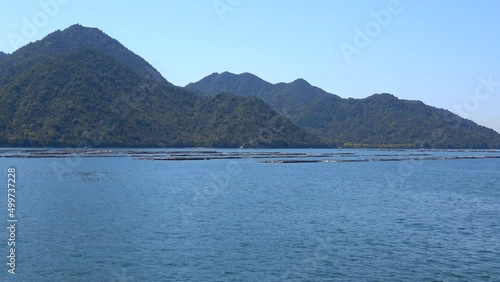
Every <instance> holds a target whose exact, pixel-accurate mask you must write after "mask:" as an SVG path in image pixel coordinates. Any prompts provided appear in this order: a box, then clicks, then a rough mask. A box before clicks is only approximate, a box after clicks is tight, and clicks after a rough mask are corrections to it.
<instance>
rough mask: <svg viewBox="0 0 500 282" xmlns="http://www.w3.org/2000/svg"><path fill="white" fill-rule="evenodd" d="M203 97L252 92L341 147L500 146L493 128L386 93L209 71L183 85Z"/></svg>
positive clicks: (303, 81)
mask: <svg viewBox="0 0 500 282" xmlns="http://www.w3.org/2000/svg"><path fill="white" fill-rule="evenodd" d="M186 88H188V89H195V90H198V91H201V92H203V93H205V94H206V95H208V96H211V95H214V94H216V93H219V92H230V93H234V94H236V95H240V96H245V97H248V96H254V97H258V98H259V99H262V100H263V101H264V102H266V103H268V104H269V105H270V106H272V107H273V108H274V109H275V110H277V111H278V112H280V113H281V114H283V115H284V116H286V117H288V118H289V119H290V120H292V121H293V122H294V123H295V124H297V125H299V126H301V127H303V128H305V129H307V130H308V131H309V132H311V133H314V134H317V135H318V136H321V137H323V138H325V139H326V140H327V141H328V142H330V143H335V144H338V145H339V146H345V147H409V148H412V147H417V148H500V134H498V133H497V132H495V131H494V130H492V129H489V128H486V127H483V126H480V125H477V124H475V123H474V122H472V121H470V120H466V119H463V118H460V117H459V116H457V115H455V114H453V113H451V112H449V111H447V110H443V109H438V108H435V107H431V106H427V105H425V104H424V103H422V102H420V101H408V100H401V99H398V98H396V97H395V96H393V95H390V94H377V95H372V96H370V97H368V98H365V99H342V98H340V97H339V96H337V95H333V94H329V93H327V92H325V91H323V90H321V89H319V88H317V87H314V86H311V85H310V84H309V83H307V82H306V81H305V80H303V79H298V80H295V81H293V82H291V83H278V84H271V83H269V82H266V81H264V80H262V79H260V78H258V77H257V76H255V75H252V74H249V73H243V74H240V75H236V74H232V73H228V72H224V73H221V74H218V73H214V74H211V75H209V76H207V77H205V78H203V79H202V80H200V81H198V82H196V83H190V84H188V85H187V86H186Z"/></svg>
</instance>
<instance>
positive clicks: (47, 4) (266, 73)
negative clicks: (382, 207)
mask: <svg viewBox="0 0 500 282" xmlns="http://www.w3.org/2000/svg"><path fill="white" fill-rule="evenodd" d="M0 3H1V7H2V9H1V10H0V23H1V25H0V51H4V52H6V53H12V52H13V51H15V50H16V49H17V48H18V45H20V43H23V44H24V43H26V42H29V41H35V40H39V39H41V38H43V37H44V36H46V35H47V34H49V33H51V32H53V31H54V30H57V29H64V28H66V27H68V26H70V25H72V24H75V23H80V24H82V25H84V26H89V27H98V28H99V29H101V30H103V31H104V32H105V33H107V34H108V35H110V36H112V37H114V38H116V39H117V40H119V41H120V42H121V43H122V44H124V45H125V46H126V47H128V48H129V49H131V50H132V51H134V52H135V53H137V54H138V55H140V56H142V57H143V58H145V59H146V60H147V61H149V62H150V63H151V64H152V65H153V66H154V67H156V68H157V69H158V70H159V71H160V72H161V73H162V74H163V75H164V76H165V77H166V79H167V80H169V81H170V82H172V83H174V84H176V85H179V86H184V85H186V84H187V83H189V82H194V81H198V80H200V79H201V78H203V77H205V76H207V75H209V74H211V73H213V72H223V71H230V72H233V73H242V72H250V73H253V74H255V75H257V76H259V77H261V78H263V79H264V80H267V81H269V82H272V83H277V82H291V81H293V80H295V79H297V78H304V79H306V80H307V81H309V82H310V83H311V84H313V85H315V86H318V87H320V88H322V89H324V90H326V91H328V92H331V93H335V94H337V95H339V96H341V97H345V98H347V97H353V98H364V97H367V96H370V95H371V94H374V93H382V92H386V93H391V94H394V95H395V96H397V97H399V98H403V99H411V100H421V101H423V102H425V103H426V104H429V105H432V106H436V107H439V108H446V109H449V110H451V111H453V112H455V113H457V114H460V115H461V116H463V117H466V118H469V119H471V120H473V121H475V122H477V123H479V124H481V125H485V126H488V127H491V128H494V129H495V130H496V131H499V132H500V114H499V106H500V20H499V11H500V1H496V0H476V1H451V0H441V1H431V0H421V1H416V0H414V1H411V0H400V1H397V0H351V1H348V0H310V1H305V0H304V1H294V0H287V1H285V0H274V1H273V0H267V1H266V0H190V1H186V0H175V1H174V0H164V1H160V0H157V1H153V0H142V1H95V0H86V1H82V0H39V1H18V0H0Z"/></svg>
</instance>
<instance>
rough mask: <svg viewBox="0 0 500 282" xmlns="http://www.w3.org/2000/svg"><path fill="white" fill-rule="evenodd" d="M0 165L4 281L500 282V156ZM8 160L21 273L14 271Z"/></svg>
mask: <svg viewBox="0 0 500 282" xmlns="http://www.w3.org/2000/svg"><path fill="white" fill-rule="evenodd" d="M218 151H223V152H234V151H236V152H266V150H254V151H252V150H218ZM269 151H273V152H274V151H276V150H269ZM279 151H282V152H306V153H320V152H351V153H355V155H353V156H352V158H365V157H366V156H371V155H389V156H390V155H397V154H412V153H415V154H419V153H422V152H421V151H370V150H357V151H356V150H279ZM425 153H428V154H431V156H478V155H481V156H482V155H493V156H500V152H499V151H490V152H466V151H464V152H442V151H431V152H425ZM0 161H1V163H0V169H1V171H0V172H1V174H0V175H1V179H2V180H1V182H0V183H3V184H2V185H3V188H1V193H0V197H1V199H2V200H1V201H0V209H1V210H2V213H1V214H2V218H3V223H2V225H3V227H2V228H1V230H2V231H1V234H0V236H1V237H0V238H1V239H0V246H1V247H0V251H1V257H2V258H3V259H1V261H0V262H1V263H0V265H2V268H3V269H2V274H1V275H0V280H2V281H500V173H499V169H500V159H498V158H497V159H456V160H425V161H424V160H422V161H391V162H388V161H387V162H386V161H370V162H342V163H340V162H339V163H294V164H283V163H259V160H258V159H252V158H249V159H221V160H208V161H151V160H138V159H135V158H132V157H92V158H36V159H35V158H33V159H27V158H0ZM9 167H15V168H16V179H17V181H16V185H17V187H16V216H17V219H18V222H17V223H16V274H15V275H12V274H9V273H8V272H7V270H8V269H9V266H8V265H7V262H8V259H7V256H8V255H9V249H8V247H7V242H8V241H7V240H8V238H9V231H8V230H7V228H6V227H7V226H8V224H7V219H8V217H7V214H8V213H7V168H9Z"/></svg>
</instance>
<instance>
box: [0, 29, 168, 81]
mask: <svg viewBox="0 0 500 282" xmlns="http://www.w3.org/2000/svg"><path fill="white" fill-rule="evenodd" d="M81 49H89V50H95V51H97V52H100V53H102V54H105V55H108V56H111V57H112V58H114V59H115V60H117V61H119V62H120V63H122V64H124V65H125V66H128V67H130V68H132V69H133V70H134V71H136V72H137V73H139V74H141V75H142V76H145V77H147V78H148V79H152V80H156V81H162V82H165V81H166V80H165V79H164V78H163V77H162V75H161V74H160V73H159V72H158V71H157V70H156V69H154V68H153V66H151V65H150V64H149V63H148V62H146V61H145V60H144V59H142V58H141V57H139V56H138V55H137V54H135V53H133V52H132V51H130V50H129V49H127V48H126V47H125V46H123V45H122V44H121V43H120V42H119V41H118V40H116V39H114V38H112V37H110V36H108V35H107V34H106V33H104V32H103V31H101V30H100V29H98V28H91V27H85V26H82V25H80V24H74V25H72V26H70V27H68V28H66V29H64V30H62V31H61V30H58V31H55V32H53V33H51V34H49V35H47V36H46V37H45V38H43V39H42V40H39V41H36V42H33V43H30V44H28V45H26V46H24V47H22V48H20V49H19V50H17V51H16V52H14V53H13V54H12V55H9V56H8V60H10V61H11V62H12V64H13V66H12V74H13V75H15V74H18V73H20V72H22V71H24V70H26V69H28V68H31V67H33V66H34V65H36V64H38V63H41V62H43V61H45V60H47V59H48V58H51V57H53V56H56V55H63V54H69V53H72V52H75V51H78V50H81ZM14 61H16V63H15V64H14ZM8 79H9V78H8V77H7V78H1V77H0V82H1V80H3V81H5V80H8Z"/></svg>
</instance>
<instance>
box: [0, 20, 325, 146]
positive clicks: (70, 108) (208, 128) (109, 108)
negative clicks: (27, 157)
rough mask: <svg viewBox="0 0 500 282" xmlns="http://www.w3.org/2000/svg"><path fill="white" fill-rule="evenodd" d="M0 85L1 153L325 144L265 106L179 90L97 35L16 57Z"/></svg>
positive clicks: (81, 32) (41, 44)
mask: <svg viewBox="0 0 500 282" xmlns="http://www.w3.org/2000/svg"><path fill="white" fill-rule="evenodd" d="M0 78H1V79H0V104H1V105H3V106H4V108H5V109H6V111H4V112H1V113H0V146H30V147H45V146H48V147H200V146H204V147H221V146H222V147H253V148H257V147H318V146H320V147H321V146H325V144H326V143H324V142H323V141H322V140H321V139H320V138H318V137H316V136H314V135H313V134H311V133H308V132H306V131H305V130H303V129H302V128H300V127H298V126H296V125H295V124H293V123H292V122H290V121H288V120H287V119H286V118H284V117H282V116H280V115H279V114H278V113H277V112H275V111H274V110H273V109H272V108H271V107H270V106H268V105H267V104H265V103H263V102H262V101H260V100H257V99H254V98H249V97H239V96H235V95H232V94H225V95H217V96H215V97H204V96H200V95H197V94H196V93H193V92H192V91H189V90H187V89H184V88H182V87H178V86H174V85H173V84H171V83H170V82H168V81H167V80H165V79H164V78H163V77H161V75H160V74H159V73H158V72H157V71H156V70H154V68H152V66H151V65H150V64H149V63H147V62H146V61H145V60H144V59H142V58H141V57H139V56H137V55H136V54H135V53H133V52H132V51H130V50H128V49H127V48H126V47H124V46H123V45H121V44H120V43H119V42H118V41H117V40H115V39H113V38H111V37H109V36H108V35H106V34H105V33H104V32H102V31H100V30H99V29H95V28H86V27H82V26H80V25H73V26H71V27H69V28H67V29H65V30H62V31H56V32H54V33H51V34H49V35H48V36H47V37H45V38H43V39H42V40H39V41H36V42H33V43H30V44H28V45H26V46H25V47H22V48H20V49H19V50H17V51H15V52H14V53H12V54H10V55H8V56H7V57H6V59H5V60H2V61H0ZM219 113H223V114H219ZM224 134H225V135H224ZM221 136H224V138H222V139H221Z"/></svg>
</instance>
